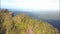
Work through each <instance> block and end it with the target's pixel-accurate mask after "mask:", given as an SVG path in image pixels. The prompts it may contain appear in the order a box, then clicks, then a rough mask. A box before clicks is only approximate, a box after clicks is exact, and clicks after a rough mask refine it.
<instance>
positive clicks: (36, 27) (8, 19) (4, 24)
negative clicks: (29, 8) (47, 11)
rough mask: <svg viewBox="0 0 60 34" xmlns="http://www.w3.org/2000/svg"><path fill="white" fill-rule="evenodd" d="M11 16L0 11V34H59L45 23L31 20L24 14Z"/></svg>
mask: <svg viewBox="0 0 60 34" xmlns="http://www.w3.org/2000/svg"><path fill="white" fill-rule="evenodd" d="M12 15H13V13H12V12H9V11H8V10H0V34H59V31H58V30H57V29H56V28H55V27H53V26H52V25H51V24H49V23H47V22H43V21H39V20H36V19H32V18H30V17H29V16H27V15H25V14H18V15H16V16H14V17H13V16H12Z"/></svg>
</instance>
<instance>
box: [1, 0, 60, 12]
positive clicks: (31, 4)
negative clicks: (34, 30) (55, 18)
mask: <svg viewBox="0 0 60 34" xmlns="http://www.w3.org/2000/svg"><path fill="white" fill-rule="evenodd" d="M1 8H5V9H18V10H23V11H32V10H33V11H34V10H40V11H41V10H44V11H45V10H48V11H49V10H57V11H58V10H59V0H1Z"/></svg>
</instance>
